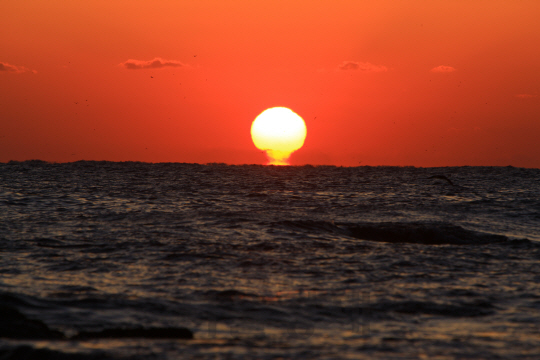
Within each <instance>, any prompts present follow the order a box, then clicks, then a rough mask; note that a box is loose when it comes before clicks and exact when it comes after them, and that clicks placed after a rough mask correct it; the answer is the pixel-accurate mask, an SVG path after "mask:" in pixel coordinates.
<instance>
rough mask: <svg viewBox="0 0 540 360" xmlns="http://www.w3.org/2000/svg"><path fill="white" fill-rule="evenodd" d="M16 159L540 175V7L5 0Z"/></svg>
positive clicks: (1, 138) (5, 94) (438, 1)
mask: <svg viewBox="0 0 540 360" xmlns="http://www.w3.org/2000/svg"><path fill="white" fill-rule="evenodd" d="M1 7H2V11H1V12H0V30H1V32H2V36H1V37H0V162H6V161H9V160H27V159H42V160H47V161H56V162H66V161H75V160H81V159H84V160H112V161H127V160H133V161H149V162H198V163H207V162H225V163H230V164H246V163H247V164H253V163H258V164H264V163H266V157H265V155H264V154H263V153H261V152H260V150H258V149H256V148H255V146H254V145H253V143H252V141H251V136H250V127H251V123H252V121H253V120H254V119H255V117H256V116H257V115H258V114H259V113H260V112H262V111H263V110H265V109H266V108H269V107H274V106H285V107H289V108H291V109H292V110H293V111H295V112H296V113H297V114H299V115H300V116H302V117H303V118H304V120H305V121H306V124H307V138H306V141H305V145H304V147H303V148H302V149H300V150H298V151H297V152H296V153H294V154H293V156H292V158H291V163H292V164H306V163H309V164H333V165H347V166H357V165H359V164H360V165H414V166H454V165H503V166H504V165H513V166H523V167H535V168H540V45H539V44H540V22H539V21H538V19H540V1H537V0H531V1H496V0H490V1H459V0H453V1H451V0H444V1H443V0H431V1H428V0H425V1H418V0H411V1H381V0H377V1H360V0H349V1H339V0H332V1H317V0H305V1H294V0H289V1H277V0H274V1H266V0H257V1H253V0H249V1H232V0H215V1H208V0H195V1H187V0H184V1H180V0H176V1H165V0H159V1H158V0H155V1H150V0H146V1H145V0H135V1H134V0H113V1H111V0H104V1H97V0H87V1H54V0H47V1H43V0H36V1H29V0H3V1H2V6H1Z"/></svg>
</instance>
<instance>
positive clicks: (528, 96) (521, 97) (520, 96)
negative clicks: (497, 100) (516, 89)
mask: <svg viewBox="0 0 540 360" xmlns="http://www.w3.org/2000/svg"><path fill="white" fill-rule="evenodd" d="M515 96H516V97H517V98H520V99H530V98H535V97H537V96H538V95H533V94H516V95H515Z"/></svg>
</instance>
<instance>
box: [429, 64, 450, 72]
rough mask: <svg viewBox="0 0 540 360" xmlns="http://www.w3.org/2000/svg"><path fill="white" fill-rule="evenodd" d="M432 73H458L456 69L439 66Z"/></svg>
mask: <svg viewBox="0 0 540 360" xmlns="http://www.w3.org/2000/svg"><path fill="white" fill-rule="evenodd" d="M430 71H431V72H436V73H448V72H454V71H456V69H455V68H453V67H452V66H446V65H439V66H436V67H434V68H433V69H431V70H430Z"/></svg>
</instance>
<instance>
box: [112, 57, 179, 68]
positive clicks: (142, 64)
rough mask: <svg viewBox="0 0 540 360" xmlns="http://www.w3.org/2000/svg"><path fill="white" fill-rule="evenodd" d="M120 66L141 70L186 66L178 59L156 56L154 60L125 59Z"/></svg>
mask: <svg viewBox="0 0 540 360" xmlns="http://www.w3.org/2000/svg"><path fill="white" fill-rule="evenodd" d="M120 66H123V67H125V68H126V69H129V70H139V69H161V68H164V67H180V66H186V65H185V64H182V63H181V62H180V61H176V60H164V59H162V58H158V57H157V58H154V59H153V60H148V61H144V60H133V59H129V60H128V61H124V62H123V63H121V64H120Z"/></svg>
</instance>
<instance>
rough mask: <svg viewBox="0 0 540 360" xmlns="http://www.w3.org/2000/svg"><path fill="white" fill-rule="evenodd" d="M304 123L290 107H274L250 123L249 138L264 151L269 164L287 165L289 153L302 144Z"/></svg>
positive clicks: (304, 130)
mask: <svg viewBox="0 0 540 360" xmlns="http://www.w3.org/2000/svg"><path fill="white" fill-rule="evenodd" d="M306 133H307V130H306V123H305V122H304V120H303V119H302V118H301V117H300V116H299V115H298V114H296V113H295V112H294V111H292V110H291V109H287V108H286V107H274V108H270V109H266V110H264V111H263V112H262V113H260V114H259V116H257V117H256V118H255V120H254V121H253V124H251V138H252V139H253V143H254V144H255V146H256V147H257V148H258V149H261V150H263V151H265V152H266V155H267V156H268V160H269V162H268V164H269V165H289V157H290V156H291V154H292V153H293V152H294V151H296V150H298V149H300V148H301V147H302V145H304V140H305V138H306Z"/></svg>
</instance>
